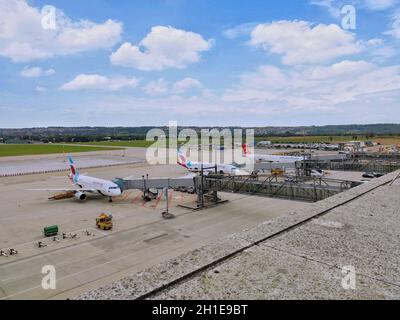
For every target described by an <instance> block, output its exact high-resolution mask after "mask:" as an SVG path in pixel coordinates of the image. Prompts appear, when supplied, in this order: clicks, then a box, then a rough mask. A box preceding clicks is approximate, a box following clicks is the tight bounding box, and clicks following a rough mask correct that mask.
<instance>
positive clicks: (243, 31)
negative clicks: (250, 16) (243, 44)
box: [222, 22, 258, 40]
mask: <svg viewBox="0 0 400 320" xmlns="http://www.w3.org/2000/svg"><path fill="white" fill-rule="evenodd" d="M257 25H258V23H256V22H250V23H243V24H239V25H237V26H234V27H232V28H229V29H225V30H224V31H222V35H223V36H224V37H225V38H228V39H231V40H233V39H236V38H238V37H241V36H246V35H248V34H250V32H251V31H252V30H253V29H254V27H256V26H257Z"/></svg>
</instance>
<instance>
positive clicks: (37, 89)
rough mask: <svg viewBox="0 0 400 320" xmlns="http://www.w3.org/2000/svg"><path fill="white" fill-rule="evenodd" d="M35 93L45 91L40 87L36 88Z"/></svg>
mask: <svg viewBox="0 0 400 320" xmlns="http://www.w3.org/2000/svg"><path fill="white" fill-rule="evenodd" d="M35 91H37V92H45V91H47V89H46V88H44V87H41V86H36V88H35Z"/></svg>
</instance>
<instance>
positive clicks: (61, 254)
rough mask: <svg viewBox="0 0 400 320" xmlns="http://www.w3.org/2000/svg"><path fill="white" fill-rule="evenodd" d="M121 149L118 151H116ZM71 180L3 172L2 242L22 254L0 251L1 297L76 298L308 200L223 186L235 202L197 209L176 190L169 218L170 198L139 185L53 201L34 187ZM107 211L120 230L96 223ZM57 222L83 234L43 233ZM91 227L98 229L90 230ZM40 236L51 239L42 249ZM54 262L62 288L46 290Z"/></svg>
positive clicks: (120, 172)
mask: <svg viewBox="0 0 400 320" xmlns="http://www.w3.org/2000/svg"><path fill="white" fill-rule="evenodd" d="M113 152H117V151H112V152H111V154H112V153H113ZM130 152H131V153H130ZM119 153H120V151H119ZM101 154H103V155H102V156H99V155H100V154H99V153H97V157H98V158H100V159H101V158H102V157H111V156H113V155H110V152H109V151H107V152H106V151H105V152H104V153H103V152H102V153H101ZM126 156H128V157H132V158H136V159H139V160H140V159H144V153H143V150H132V151H130V150H129V151H127V155H126ZM82 157H94V155H92V154H90V155H88V154H86V155H76V156H75V157H74V158H75V160H76V164H77V166H80V160H81V159H82ZM115 157H117V156H115ZM38 158H40V157H38V156H29V157H26V158H21V157H20V158H19V159H18V160H19V161H21V163H23V162H25V163H29V162H31V161H32V159H38ZM42 158H43V156H42ZM49 159H50V160H49V161H50V162H49V163H50V164H51V161H52V160H51V159H57V161H59V160H61V159H62V157H60V156H59V155H54V156H50V157H49ZM2 161H5V162H7V161H11V160H10V159H8V160H7V159H2ZM42 161H44V160H42ZM3 163H4V162H3ZM43 163H44V164H45V165H46V166H47V165H49V164H48V163H46V162H43ZM0 166H1V164H0ZM85 171H87V172H85V173H87V174H88V175H91V176H95V177H100V178H105V179H112V178H115V177H122V178H124V177H127V176H131V177H141V176H142V175H144V174H147V173H149V174H150V177H178V176H182V175H185V174H186V170H185V169H183V168H181V167H179V166H177V165H164V166H149V165H147V164H146V163H142V162H140V163H134V164H121V165H117V166H113V167H101V168H91V169H90V168H89V169H87V170H85ZM81 172H82V173H83V172H84V171H81ZM69 187H70V182H69V180H68V178H67V172H52V173H36V174H30V175H29V174H27V175H21V176H11V177H2V178H0V197H1V201H2V204H1V206H2V209H1V213H0V230H1V232H0V249H2V250H6V249H10V248H13V249H15V250H17V251H18V254H17V255H13V256H8V257H4V256H0V299H70V298H73V297H76V296H78V295H81V294H84V293H85V292H87V291H90V290H93V289H96V288H98V287H101V286H104V285H107V284H109V283H112V282H114V281H117V280H119V279H121V278H124V277H126V276H129V275H132V274H135V273H137V272H140V271H143V270H145V269H147V268H150V267H152V266H154V265H157V264H159V263H161V264H162V263H164V262H166V261H168V260H170V259H171V258H175V257H177V256H179V255H181V254H184V253H187V252H190V251H192V250H196V249H198V248H200V247H202V246H204V245H207V244H209V243H212V242H213V241H216V240H217V239H219V238H220V237H223V236H227V235H229V234H232V233H235V232H239V231H240V230H242V229H243V228H251V227H254V226H256V225H258V224H259V223H261V222H263V221H266V220H271V219H274V218H276V217H278V216H280V215H281V214H283V213H285V212H287V211H288V210H298V209H299V208H302V207H304V206H305V205H306V203H303V202H296V201H288V200H280V199H270V198H263V197H250V196H243V195H236V194H229V193H221V194H220V197H221V198H223V199H225V200H229V202H227V203H225V204H223V205H221V206H218V207H212V208H209V209H206V210H201V211H192V210H189V209H185V208H182V207H180V206H179V205H180V204H183V205H185V204H193V203H194V201H195V198H196V195H189V194H187V193H180V192H177V191H171V192H170V193H169V194H170V199H169V200H170V201H169V202H170V211H171V212H172V213H173V214H174V215H175V216H176V218H175V219H171V220H165V219H163V218H162V216H161V213H162V211H164V210H165V205H166V201H165V199H163V198H162V197H159V198H158V199H157V200H154V201H151V202H144V201H143V200H142V198H141V192H140V191H136V190H130V191H127V192H124V194H123V195H122V196H121V197H120V198H118V199H115V201H114V202H113V203H108V200H107V199H106V198H102V197H99V196H89V199H88V200H87V201H86V202H79V201H77V200H75V199H73V198H72V199H66V200H61V201H49V200H48V197H49V196H51V195H52V194H51V193H48V192H46V191H28V189H40V188H69ZM102 212H106V213H110V214H112V215H113V217H114V229H113V230H112V231H109V232H105V231H99V230H97V229H96V228H95V218H96V217H97V216H98V215H99V214H100V213H102ZM49 225H58V226H59V228H60V233H66V234H70V233H71V234H76V235H77V236H76V237H75V238H66V239H62V237H61V236H60V237H59V238H60V239H59V241H52V238H45V237H44V236H43V228H44V227H45V226H49ZM86 230H87V231H89V233H90V234H91V235H89V236H88V235H87V234H86ZM38 241H42V242H43V243H45V244H46V245H47V246H46V247H42V248H39V247H38V246H37V242H38ZM47 265H51V266H54V267H55V270H56V289H55V290H52V289H50V290H45V289H44V288H43V287H42V285H41V284H42V280H43V278H44V277H45V276H46V275H45V274H42V268H43V267H44V266H47Z"/></svg>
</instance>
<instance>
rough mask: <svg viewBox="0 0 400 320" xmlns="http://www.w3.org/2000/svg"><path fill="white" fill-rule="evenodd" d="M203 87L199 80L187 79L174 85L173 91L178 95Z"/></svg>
mask: <svg viewBox="0 0 400 320" xmlns="http://www.w3.org/2000/svg"><path fill="white" fill-rule="evenodd" d="M202 87H203V85H202V84H201V82H200V81H199V80H197V79H193V78H185V79H183V80H181V81H177V82H175V83H174V85H173V88H172V90H173V91H174V92H176V93H184V92H186V91H188V90H192V89H201V88H202Z"/></svg>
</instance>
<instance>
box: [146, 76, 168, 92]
mask: <svg viewBox="0 0 400 320" xmlns="http://www.w3.org/2000/svg"><path fill="white" fill-rule="evenodd" d="M168 88H169V83H168V82H166V81H165V80H164V79H162V78H161V79H158V80H155V81H151V82H149V83H148V84H147V85H146V86H145V87H143V91H144V92H146V93H147V94H148V95H152V96H156V95H161V94H165V93H167V92H168Z"/></svg>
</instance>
